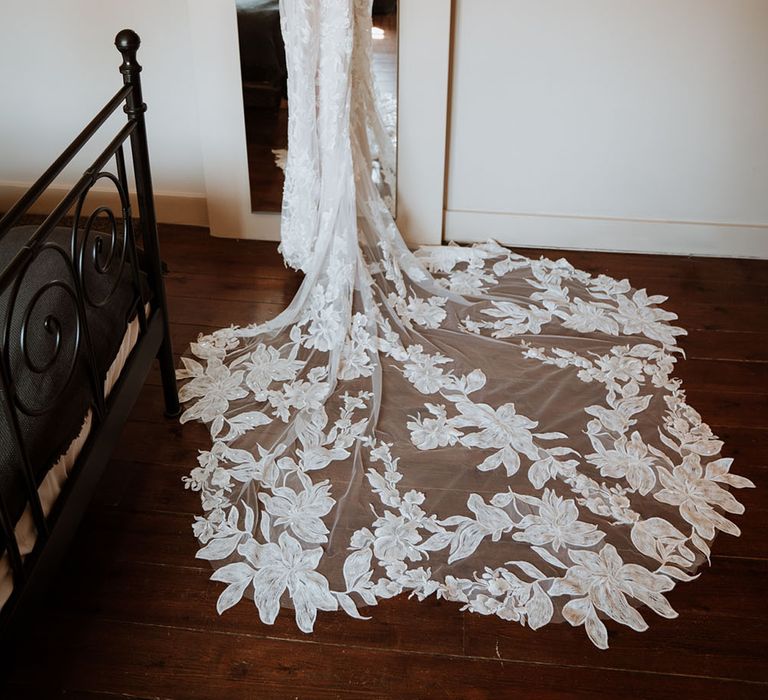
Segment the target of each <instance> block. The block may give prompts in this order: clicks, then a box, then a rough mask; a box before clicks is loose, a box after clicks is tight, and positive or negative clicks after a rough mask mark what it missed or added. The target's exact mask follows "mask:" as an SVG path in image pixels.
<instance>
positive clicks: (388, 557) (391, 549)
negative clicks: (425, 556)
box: [373, 511, 422, 562]
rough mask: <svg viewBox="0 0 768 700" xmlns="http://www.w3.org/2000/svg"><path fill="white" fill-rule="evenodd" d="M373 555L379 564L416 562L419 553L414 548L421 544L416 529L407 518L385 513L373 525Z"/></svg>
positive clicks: (420, 555)
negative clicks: (405, 561)
mask: <svg viewBox="0 0 768 700" xmlns="http://www.w3.org/2000/svg"><path fill="white" fill-rule="evenodd" d="M373 527H374V530H373V536H374V540H373V553H374V554H375V555H376V558H377V559H378V560H379V561H381V562H398V561H403V560H405V559H406V558H407V559H410V560H411V561H418V560H419V559H421V558H422V554H421V552H420V551H419V550H418V549H417V548H416V547H415V546H414V545H416V544H418V543H419V542H421V535H420V534H419V531H418V527H417V525H416V523H414V522H413V521H412V520H410V519H409V518H405V517H403V516H402V515H395V514H394V513H392V512H391V511H385V513H384V517H381V518H378V519H377V520H376V521H375V522H374V523H373Z"/></svg>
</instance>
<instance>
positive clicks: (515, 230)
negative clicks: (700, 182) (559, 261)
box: [444, 210, 768, 259]
mask: <svg viewBox="0 0 768 700" xmlns="http://www.w3.org/2000/svg"><path fill="white" fill-rule="evenodd" d="M444 238H445V240H446V241H455V242H457V243H469V242H475V241H485V240H487V239H488V238H493V239H495V240H497V241H498V242H499V243H501V244H503V245H508V246H513V247H514V246H515V245H518V246H521V247H534V248H562V249H565V250H569V249H570V250H603V251H617V252H626V253H662V254H666V255H703V256H716V257H728V258H762V259H768V225H754V226H753V225H744V224H727V223H706V222H695V221H656V220H641V219H618V218H602V217H588V216H560V215H546V214H515V213H496V212H480V211H455V210H448V211H446V212H445V235H444Z"/></svg>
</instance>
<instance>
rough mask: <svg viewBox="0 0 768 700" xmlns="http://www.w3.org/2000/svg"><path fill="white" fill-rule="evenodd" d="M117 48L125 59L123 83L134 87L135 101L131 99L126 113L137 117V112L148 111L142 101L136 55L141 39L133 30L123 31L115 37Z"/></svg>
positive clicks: (121, 69)
mask: <svg viewBox="0 0 768 700" xmlns="http://www.w3.org/2000/svg"><path fill="white" fill-rule="evenodd" d="M115 46H116V47H117V50H118V51H119V52H120V55H121V56H122V57H123V62H122V64H120V72H121V73H122V74H123V82H124V83H125V84H126V85H133V93H134V98H135V99H134V100H130V99H129V100H128V104H127V105H126V107H125V112H126V113H127V114H128V116H129V117H132V116H135V115H136V111H137V110H138V111H141V112H144V111H146V109H147V106H146V105H145V104H144V103H143V102H142V100H141V82H140V78H139V73H141V65H140V64H139V62H138V60H136V53H137V52H138V50H139V46H141V39H140V38H139V35H138V34H137V33H136V32H134V31H133V29H122V30H120V31H119V32H118V33H117V36H116V37H115ZM131 102H132V103H133V104H131Z"/></svg>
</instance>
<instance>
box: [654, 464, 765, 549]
mask: <svg viewBox="0 0 768 700" xmlns="http://www.w3.org/2000/svg"><path fill="white" fill-rule="evenodd" d="M659 479H660V480H661V483H662V486H663V487H664V488H663V489H661V490H660V491H658V492H657V493H655V494H653V497H654V498H655V499H656V500H657V501H661V502H662V503H669V504H670V505H673V506H678V507H679V508H680V515H682V516H683V518H684V519H685V520H686V522H688V523H690V524H691V525H693V527H694V528H695V530H696V532H697V533H698V534H699V535H701V537H703V538H705V539H708V540H709V539H712V538H713V537H714V536H715V530H722V531H723V532H727V533H729V534H731V535H739V534H741V530H739V528H738V527H737V526H736V525H735V524H734V523H732V522H731V521H730V520H728V519H727V518H725V517H723V516H722V515H721V514H720V513H718V512H717V511H716V510H715V509H714V508H713V506H719V507H720V508H722V509H723V510H724V511H726V512H727V513H736V514H740V513H743V512H744V506H743V505H741V503H739V502H738V501H737V500H736V499H735V498H734V497H733V496H732V495H731V494H730V493H729V492H728V491H726V490H725V489H724V488H722V487H721V486H718V485H717V484H716V483H715V482H714V481H712V480H711V479H708V478H707V477H706V476H705V475H704V473H703V470H702V466H701V456H700V455H697V454H689V455H686V457H685V458H684V459H683V462H682V464H680V465H678V466H676V467H675V468H674V469H673V470H672V471H671V472H670V471H668V470H667V469H665V468H663V467H660V468H659ZM750 485H751V482H750Z"/></svg>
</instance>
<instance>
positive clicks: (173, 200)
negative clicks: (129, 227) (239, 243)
mask: <svg viewBox="0 0 768 700" xmlns="http://www.w3.org/2000/svg"><path fill="white" fill-rule="evenodd" d="M31 184H32V183H25V182H7V181H0V211H8V209H10V208H11V207H12V206H13V204H14V202H16V200H18V199H19V198H20V197H21V196H22V195H23V194H24V193H25V192H26V191H27V190H28V189H29V188H30V187H31ZM68 191H69V187H67V186H66V185H51V186H50V187H49V188H48V189H47V190H46V191H45V192H44V193H43V194H42V195H41V197H40V199H38V200H37V202H35V204H34V205H32V207H31V208H30V209H29V211H30V213H31V214H47V213H49V212H50V211H51V210H52V209H53V208H54V207H55V206H56V205H57V204H58V203H59V202H60V201H61V199H62V198H63V197H64V195H66V193H67V192H68ZM99 206H108V207H110V208H112V209H113V210H114V211H115V213H117V212H118V211H119V208H120V201H119V198H118V196H117V192H116V191H115V189H114V188H112V189H107V188H96V187H94V188H92V189H91V191H90V192H89V194H88V199H87V211H92V210H93V209H94V208H95V207H99ZM131 207H132V208H133V211H134V213H137V212H138V208H137V206H136V197H135V194H131ZM155 211H156V214H157V220H158V221H159V222H162V223H166V224H185V225H187V226H208V205H207V202H206V199H205V195H203V194H194V193H186V192H155ZM134 215H135V214H134Z"/></svg>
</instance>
